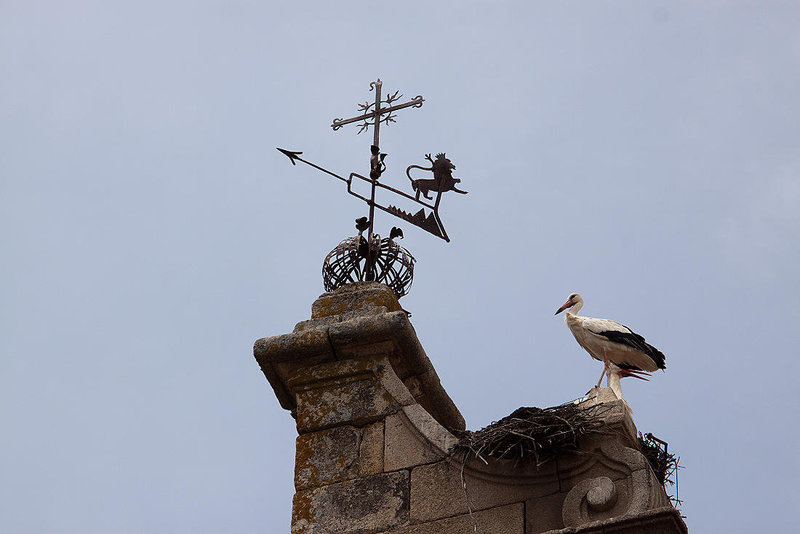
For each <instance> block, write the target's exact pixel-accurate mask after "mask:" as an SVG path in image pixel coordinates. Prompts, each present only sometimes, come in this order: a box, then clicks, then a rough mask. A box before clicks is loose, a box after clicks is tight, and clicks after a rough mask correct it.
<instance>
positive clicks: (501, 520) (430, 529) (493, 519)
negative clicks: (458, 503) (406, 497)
mask: <svg viewBox="0 0 800 534" xmlns="http://www.w3.org/2000/svg"><path fill="white" fill-rule="evenodd" d="M524 515H525V514H524V506H523V504H522V503H516V504H510V505H508V506H498V507H497V508H491V509H489V510H483V511H480V512H474V513H473V514H472V517H470V515H469V514H464V515H459V516H455V517H448V518H447V519H439V520H438V521H431V522H429V523H422V524H419V525H411V526H406V527H400V528H397V529H394V530H392V531H391V532H392V534H466V533H471V532H475V524H476V523H477V524H478V532H480V533H486V534H523V533H524V532H525V520H524V519H525V518H524Z"/></svg>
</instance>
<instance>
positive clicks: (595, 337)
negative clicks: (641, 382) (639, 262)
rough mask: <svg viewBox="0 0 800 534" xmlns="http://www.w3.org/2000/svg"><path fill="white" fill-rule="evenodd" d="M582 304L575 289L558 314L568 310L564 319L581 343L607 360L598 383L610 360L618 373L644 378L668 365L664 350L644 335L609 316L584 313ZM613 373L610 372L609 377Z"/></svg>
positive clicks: (596, 355)
mask: <svg viewBox="0 0 800 534" xmlns="http://www.w3.org/2000/svg"><path fill="white" fill-rule="evenodd" d="M582 307H583V298H582V297H581V296H580V295H579V294H577V293H573V294H571V295H570V296H569V298H568V299H567V301H566V302H565V303H564V304H563V305H562V306H561V307H560V308H559V309H558V310H557V311H556V315H558V314H559V313H561V312H562V311H564V310H567V313H566V316H565V317H564V322H565V323H566V324H567V327H569V329H570V331H572V335H573V336H575V340H576V341H577V342H578V345H580V346H581V347H583V348H584V349H585V350H586V352H588V353H589V354H590V355H591V356H592V357H593V358H595V359H597V360H600V361H601V362H604V364H605V365H604V366H603V373H602V374H601V375H600V380H598V381H597V386H598V387H599V386H600V383H601V382H602V381H603V375H605V374H607V373H609V364H614V365H615V366H616V368H618V369H616V368H615V369H614V373H615V375H616V376H619V377H622V376H634V377H636V378H643V379H645V380H647V379H646V378H645V377H646V376H649V375H648V373H649V372H653V371H656V370H658V369H666V365H665V364H664V354H662V353H661V351H659V350H658V349H657V348H655V347H654V346H652V345H650V344H649V343H647V342H646V341H645V340H644V338H643V337H642V336H640V335H639V334H637V333H636V332H634V331H633V330H631V329H630V328H628V327H627V326H625V325H623V324H620V323H618V322H616V321H611V320H610V319H595V318H594V317H581V316H579V315H578V311H580V309H581V308H582ZM610 378H611V375H610V373H609V381H610Z"/></svg>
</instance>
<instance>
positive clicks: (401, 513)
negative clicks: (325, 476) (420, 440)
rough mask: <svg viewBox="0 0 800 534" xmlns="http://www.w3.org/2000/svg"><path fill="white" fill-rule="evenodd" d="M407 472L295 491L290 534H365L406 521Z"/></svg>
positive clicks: (383, 529) (407, 501) (384, 529)
mask: <svg viewBox="0 0 800 534" xmlns="http://www.w3.org/2000/svg"><path fill="white" fill-rule="evenodd" d="M408 479H409V475H408V471H396V472H394V473H383V474H380V475H374V476H370V477H366V478H359V479H355V480H348V481H346V482H340V483H337V484H331V485H328V486H323V487H321V488H314V489H310V490H304V491H298V492H297V493H295V495H294V502H293V507H292V530H291V532H292V534H344V533H347V534H368V533H373V532H384V531H386V530H388V529H390V528H392V527H395V526H399V525H402V524H404V523H406V522H407V521H408V503H409V495H408Z"/></svg>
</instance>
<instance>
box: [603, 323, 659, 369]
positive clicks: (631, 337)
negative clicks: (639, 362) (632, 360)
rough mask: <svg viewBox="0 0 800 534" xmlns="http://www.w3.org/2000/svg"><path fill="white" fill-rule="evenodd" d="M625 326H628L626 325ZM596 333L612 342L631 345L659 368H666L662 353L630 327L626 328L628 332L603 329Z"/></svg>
mask: <svg viewBox="0 0 800 534" xmlns="http://www.w3.org/2000/svg"><path fill="white" fill-rule="evenodd" d="M625 328H628V327H627V326H626V327H625ZM597 334H598V335H600V336H603V337H604V338H606V339H608V340H609V341H613V342H614V343H621V344H623V345H628V346H629V347H633V348H634V349H636V350H640V351H642V352H644V353H645V354H647V355H648V356H650V358H651V359H652V360H653V362H655V364H656V367H658V368H659V369H666V368H667V366H666V363H665V357H664V354H663V353H662V352H661V351H660V350H658V349H657V348H655V347H654V346H653V345H651V344H650V343H647V342H646V341H645V340H644V338H643V337H642V336H640V335H639V334H637V333H636V332H634V331H633V330H631V329H630V328H628V332H620V331H619V330H605V331H603V332H597ZM620 367H623V368H634V367H633V366H628V367H625V366H622V365H620Z"/></svg>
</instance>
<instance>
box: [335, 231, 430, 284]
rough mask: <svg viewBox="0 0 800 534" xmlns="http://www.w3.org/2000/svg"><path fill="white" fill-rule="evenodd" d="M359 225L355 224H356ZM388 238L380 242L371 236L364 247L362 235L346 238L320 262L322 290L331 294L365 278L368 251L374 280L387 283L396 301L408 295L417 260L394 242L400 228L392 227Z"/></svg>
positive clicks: (375, 236) (379, 239)
mask: <svg viewBox="0 0 800 534" xmlns="http://www.w3.org/2000/svg"><path fill="white" fill-rule="evenodd" d="M356 224H358V223H356ZM392 230H393V231H392V233H391V234H390V235H389V237H385V238H383V239H381V238H380V236H379V235H377V234H373V239H372V246H371V247H369V248H368V247H367V239H366V238H365V237H364V236H362V235H361V234H359V235H357V236H353V237H348V238H347V239H345V240H344V241H342V242H341V243H339V244H338V245H337V246H336V248H334V249H333V250H331V251H330V252H329V253H328V255H327V256H326V257H325V261H324V262H323V263H322V281H323V283H324V284H325V291H333V290H334V289H337V288H339V287H342V286H343V285H345V284H352V283H353V282H359V281H362V280H364V279H365V269H366V261H367V257H368V256H369V251H370V250H371V251H372V255H373V256H374V258H375V268H374V271H375V281H376V282H379V283H382V284H386V285H387V286H389V287H390V288H391V290H392V291H394V294H395V295H397V298H400V297H402V296H404V295H406V294H408V290H409V289H410V288H411V283H412V282H413V280H414V263H415V262H416V260H415V259H414V256H412V255H411V253H410V252H409V251H408V250H406V249H405V248H403V247H401V246H400V245H398V244H397V243H395V241H394V238H395V237H397V236H398V234H397V233H396V232H395V230H398V231H399V232H400V233H399V237H402V231H401V230H400V229H399V228H396V227H395V228H393V229H392Z"/></svg>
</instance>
